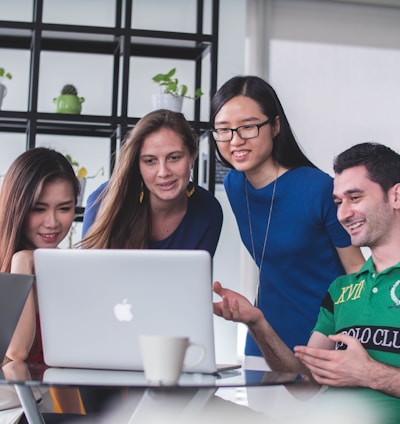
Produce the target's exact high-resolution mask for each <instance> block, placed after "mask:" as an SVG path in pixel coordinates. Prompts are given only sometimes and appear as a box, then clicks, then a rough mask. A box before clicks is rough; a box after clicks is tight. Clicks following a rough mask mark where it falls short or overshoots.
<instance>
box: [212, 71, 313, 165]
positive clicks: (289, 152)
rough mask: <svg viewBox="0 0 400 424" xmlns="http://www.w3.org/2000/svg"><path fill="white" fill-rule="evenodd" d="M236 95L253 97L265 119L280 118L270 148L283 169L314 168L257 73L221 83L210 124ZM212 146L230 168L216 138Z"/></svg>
mask: <svg viewBox="0 0 400 424" xmlns="http://www.w3.org/2000/svg"><path fill="white" fill-rule="evenodd" d="M236 96H246V97H249V98H251V99H253V100H254V101H255V102H257V103H258V105H259V106H260V109H261V110H262V112H263V113H264V114H265V115H266V116H268V118H273V119H275V118H276V117H277V116H278V117H279V121H280V131H279V133H278V134H277V135H276V136H275V137H274V139H273V150H272V155H273V157H274V158H275V160H276V161H277V162H278V163H279V164H281V165H283V166H284V167H286V168H296V167H298V166H310V167H312V168H316V166H315V165H314V164H313V163H312V162H311V161H310V160H309V159H308V158H307V157H306V156H305V154H304V153H303V152H302V150H301V148H300V146H299V145H298V143H297V142H296V139H295V137H294V134H293V132H292V130H291V128H290V125H289V122H288V120H287V118H286V115H285V112H284V110H283V107H282V105H281V102H280V101H279V98H278V96H277V94H276V93H275V90H274V89H273V88H272V87H271V86H270V85H269V84H268V83H267V82H266V81H264V80H263V79H262V78H259V77H257V76H252V75H249V76H236V77H233V78H231V79H230V80H228V81H227V82H226V83H225V84H223V85H222V86H221V88H220V89H219V90H218V91H217V92H216V94H215V95H214V97H213V99H212V101H211V117H210V122H211V125H212V127H214V123H215V116H216V115H217V113H218V112H219V111H220V109H221V108H222V107H223V106H224V104H225V103H226V102H227V101H228V100H231V99H232V98H233V97H236ZM214 145H215V148H216V151H217V154H218V157H219V159H220V160H221V162H222V163H223V164H224V165H225V166H227V167H229V168H233V166H232V165H231V164H230V163H229V162H228V161H226V160H225V159H224V158H223V157H222V155H221V154H220V152H219V150H218V144H217V143H216V142H215V140H214Z"/></svg>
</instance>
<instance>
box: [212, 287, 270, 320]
mask: <svg viewBox="0 0 400 424" xmlns="http://www.w3.org/2000/svg"><path fill="white" fill-rule="evenodd" d="M213 290H214V293H216V294H218V295H219V296H221V298H222V300H221V301H220V302H214V313H215V314H216V315H218V316H220V317H223V318H225V319H226V320H229V321H235V322H242V323H244V324H248V325H251V324H253V323H255V322H256V321H257V320H259V319H261V318H263V314H262V312H261V311H260V310H259V309H258V308H256V307H255V306H253V305H252V304H251V303H250V302H249V301H248V300H247V298H246V297H244V296H242V295H241V294H239V293H237V292H234V291H232V290H229V289H226V288H224V287H222V286H221V283H219V282H218V281H216V282H215V283H214V286H213Z"/></svg>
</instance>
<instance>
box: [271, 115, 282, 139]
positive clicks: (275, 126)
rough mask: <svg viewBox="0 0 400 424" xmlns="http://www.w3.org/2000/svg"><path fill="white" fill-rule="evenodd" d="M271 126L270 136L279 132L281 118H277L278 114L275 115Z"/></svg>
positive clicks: (274, 135)
mask: <svg viewBox="0 0 400 424" xmlns="http://www.w3.org/2000/svg"><path fill="white" fill-rule="evenodd" d="M271 126H272V137H276V136H277V135H278V134H279V133H280V132H281V120H280V119H279V115H277V116H275V120H274V123H273V124H272V125H271Z"/></svg>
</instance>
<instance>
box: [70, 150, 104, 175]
mask: <svg viewBox="0 0 400 424" xmlns="http://www.w3.org/2000/svg"><path fill="white" fill-rule="evenodd" d="M65 157H66V158H67V160H68V162H69V163H70V164H71V166H72V168H74V170H75V174H76V176H77V177H78V178H95V177H97V175H99V174H100V175H104V168H103V167H101V168H100V169H99V170H98V171H97V172H96V174H95V175H90V176H88V172H87V169H86V168H85V167H84V166H80V165H79V162H77V161H76V160H74V159H72V156H71V155H69V154H66V155H65Z"/></svg>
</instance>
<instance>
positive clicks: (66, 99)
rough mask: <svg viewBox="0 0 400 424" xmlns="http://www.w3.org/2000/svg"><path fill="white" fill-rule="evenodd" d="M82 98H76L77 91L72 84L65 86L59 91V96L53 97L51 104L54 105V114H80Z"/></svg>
mask: <svg viewBox="0 0 400 424" xmlns="http://www.w3.org/2000/svg"><path fill="white" fill-rule="evenodd" d="M84 101H85V99H84V98H83V97H78V90H77V89H76V87H75V86H74V85H72V84H65V85H64V87H63V88H62V90H61V95H60V96H58V97H55V98H54V99H53V102H54V103H55V104H56V113H71V114H76V115H78V114H80V113H81V110H82V103H83V102H84Z"/></svg>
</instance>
